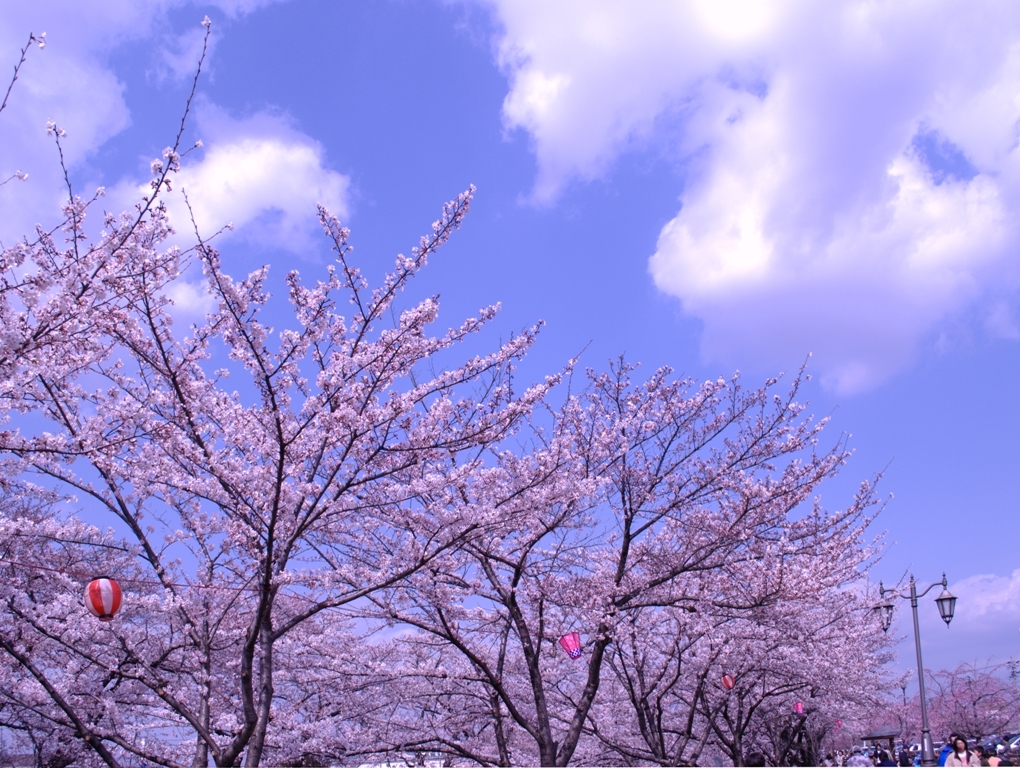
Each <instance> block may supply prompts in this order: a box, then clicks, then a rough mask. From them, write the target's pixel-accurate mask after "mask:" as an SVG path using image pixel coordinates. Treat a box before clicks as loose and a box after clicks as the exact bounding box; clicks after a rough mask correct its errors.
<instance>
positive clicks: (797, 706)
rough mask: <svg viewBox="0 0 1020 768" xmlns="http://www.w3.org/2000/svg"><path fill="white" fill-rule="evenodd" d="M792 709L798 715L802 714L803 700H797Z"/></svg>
mask: <svg viewBox="0 0 1020 768" xmlns="http://www.w3.org/2000/svg"><path fill="white" fill-rule="evenodd" d="M793 711H794V712H796V713H797V714H798V715H803V714H804V702H802V701H798V702H797V703H796V704H794V705H793Z"/></svg>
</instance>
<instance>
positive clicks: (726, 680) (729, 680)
mask: <svg viewBox="0 0 1020 768" xmlns="http://www.w3.org/2000/svg"><path fill="white" fill-rule="evenodd" d="M736 684H737V681H736V680H734V679H733V675H723V676H722V687H723V688H725V689H726V690H727V691H732V690H733V686H734V685H736Z"/></svg>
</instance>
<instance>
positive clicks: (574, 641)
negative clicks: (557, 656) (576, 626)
mask: <svg viewBox="0 0 1020 768" xmlns="http://www.w3.org/2000/svg"><path fill="white" fill-rule="evenodd" d="M560 645H562V646H563V650H565V651H566V652H567V655H568V656H569V657H570V658H572V659H579V658H581V636H580V635H579V634H578V633H577V632H569V633H567V634H565V635H564V636H563V637H561V638H560Z"/></svg>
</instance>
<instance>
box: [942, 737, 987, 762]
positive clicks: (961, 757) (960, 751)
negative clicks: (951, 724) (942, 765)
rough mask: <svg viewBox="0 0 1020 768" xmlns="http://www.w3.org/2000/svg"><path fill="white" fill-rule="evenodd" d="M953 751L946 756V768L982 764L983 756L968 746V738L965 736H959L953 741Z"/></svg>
mask: <svg viewBox="0 0 1020 768" xmlns="http://www.w3.org/2000/svg"><path fill="white" fill-rule="evenodd" d="M952 747H953V751H952V752H950V753H949V757H947V758H946V768H955V766H959V765H972V766H977V765H981V758H980V757H978V756H977V755H976V754H974V753H973V752H971V751H970V750H969V749H968V748H967V740H966V739H965V738H963V736H957V737H956V738H954V739H953V742H952Z"/></svg>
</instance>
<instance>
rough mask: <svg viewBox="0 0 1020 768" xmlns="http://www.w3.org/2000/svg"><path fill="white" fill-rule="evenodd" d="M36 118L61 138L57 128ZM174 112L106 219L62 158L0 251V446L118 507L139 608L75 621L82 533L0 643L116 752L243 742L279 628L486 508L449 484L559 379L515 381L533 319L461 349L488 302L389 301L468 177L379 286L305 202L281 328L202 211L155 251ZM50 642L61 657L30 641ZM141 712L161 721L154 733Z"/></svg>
mask: <svg viewBox="0 0 1020 768" xmlns="http://www.w3.org/2000/svg"><path fill="white" fill-rule="evenodd" d="M207 27H208V24H207ZM196 80H197V76H196ZM193 94H194V90H193V91H192V95H193ZM189 104H190V100H189ZM50 131H51V134H52V135H53V136H54V138H55V140H56V142H57V146H58V148H59V147H60V142H61V141H63V140H65V138H64V135H63V132H62V131H61V130H60V129H59V128H57V127H56V126H52V125H51V127H50ZM183 131H184V127H183V123H182V127H181V131H180V132H179V134H178V137H177V141H176V142H175V144H174V145H173V146H172V147H170V148H169V149H168V150H166V151H165V152H164V157H163V160H157V161H154V162H153V165H152V170H153V174H154V176H153V179H152V184H151V190H152V191H151V194H150V195H148V196H147V197H146V198H145V199H143V200H142V201H141V202H140V203H139V204H138V206H137V208H136V210H135V211H134V212H133V213H131V214H130V215H124V216H121V217H115V216H110V215H107V216H106V217H105V220H104V227H105V228H104V229H103V231H102V232H101V233H99V235H98V239H97V240H96V242H94V243H92V244H90V242H89V234H88V230H87V228H86V217H87V215H88V212H89V210H90V208H91V207H92V206H93V204H94V202H95V199H92V200H88V201H84V200H82V199H81V198H79V197H78V196H77V195H75V193H74V191H73V189H72V188H71V185H70V181H68V195H69V201H68V203H67V205H66V206H65V208H64V219H63V222H62V223H61V225H60V226H59V227H57V229H56V230H54V231H53V232H47V231H42V230H40V231H38V232H37V236H36V239H35V240H32V241H29V240H26V241H24V242H21V243H18V244H16V245H15V246H12V247H9V248H6V249H5V250H4V251H3V254H2V257H0V263H2V273H0V274H2V278H0V280H2V285H0V288H2V291H0V299H2V304H0V322H2V325H3V329H4V334H3V348H2V350H0V366H2V367H3V373H4V376H3V380H4V384H3V403H4V408H5V417H6V419H7V425H8V428H7V429H6V430H5V431H4V432H3V433H2V434H0V456H2V458H3V460H4V461H5V462H6V464H5V469H6V470H7V473H8V476H10V477H15V478H23V480H22V481H21V486H22V487H29V486H30V485H31V484H33V483H34V484H35V485H36V486H38V487H42V488H49V489H52V491H53V492H54V493H58V494H64V495H65V496H68V497H70V496H76V497H78V498H80V499H82V500H83V502H84V503H86V504H87V505H88V507H87V509H88V513H89V515H90V516H92V517H93V519H100V520H104V521H106V522H107V524H109V525H110V526H113V527H114V529H115V530H116V531H117V535H118V536H120V537H121V538H122V541H123V543H122V544H121V545H120V546H121V547H122V549H123V550H124V551H125V552H127V553H129V554H130V558H129V559H131V565H130V567H129V566H128V564H127V563H124V562H118V563H117V564H116V567H114V566H113V565H111V566H110V567H109V568H104V571H106V572H109V573H111V575H114V574H116V575H118V576H120V577H121V578H122V579H124V581H125V584H124V585H125V587H127V588H129V590H130V596H129V598H128V600H127V603H128V605H130V606H132V608H130V609H128V608H126V609H125V611H124V613H123V615H122V616H121V617H120V618H119V619H118V620H117V621H115V622H113V623H112V624H109V625H97V623H96V622H95V621H93V620H92V619H91V618H87V617H86V616H85V614H84V610H83V608H82V606H81V604H80V590H81V587H82V584H83V582H86V581H88V579H89V578H90V577H91V575H94V574H95V573H96V566H95V565H92V563H93V560H94V558H93V559H92V560H90V559H89V558H87V557H84V556H82V558H81V560H80V564H79V565H74V566H72V565H70V564H69V565H66V566H61V568H60V570H59V571H58V572H52V571H47V572H41V571H40V572H39V573H38V574H36V575H35V576H32V578H35V579H37V580H38V579H44V580H46V583H47V584H48V587H47V589H48V590H49V593H47V599H45V600H42V599H41V598H40V597H38V596H39V595H42V594H43V592H41V591H37V590H35V589H33V590H28V591H25V590H20V591H19V590H17V589H12V591H11V592H9V593H8V595H7V602H8V608H9V609H10V615H9V616H8V619H9V620H10V622H11V624H10V626H9V627H7V628H5V630H4V634H3V642H2V644H0V647H2V648H3V650H4V651H5V652H6V654H7V656H8V658H9V660H10V659H13V660H14V661H15V662H17V664H18V665H19V666H20V668H21V669H22V671H23V673H24V675H25V679H26V680H27V681H29V683H30V684H29V687H30V688H32V689H33V695H35V696H36V697H37V698H38V699H39V701H43V700H47V701H48V704H47V705H46V707H48V709H47V711H46V715H45V716H46V717H47V718H48V719H49V720H50V722H52V723H54V724H57V725H60V726H62V727H63V728H64V729H65V732H64V733H62V735H61V738H76V739H80V740H81V741H82V742H84V743H85V744H87V745H88V746H89V747H90V748H91V749H92V750H94V751H95V753H96V754H97V755H98V756H99V757H100V758H101V759H102V760H103V761H105V762H106V763H108V764H110V765H114V764H117V763H118V762H119V760H120V759H121V758H119V757H118V755H121V756H123V755H125V754H133V755H136V756H138V757H141V758H143V759H146V760H150V761H153V762H157V763H161V764H168V765H170V764H187V763H190V764H193V765H196V766H197V765H205V764H207V762H208V760H209V759H210V758H211V759H212V760H214V761H215V762H216V764H218V765H233V764H234V763H235V762H236V761H237V760H238V759H239V758H240V756H241V755H242V754H244V755H245V761H246V764H248V765H258V764H259V762H260V760H261V759H262V755H263V752H264V750H265V748H266V744H267V736H268V733H269V729H270V723H271V721H272V720H273V718H274V715H275V716H276V717H277V718H279V719H280V720H285V719H286V718H285V715H284V713H282V712H277V711H275V710H274V705H273V702H274V700H275V691H276V684H277V683H276V672H277V669H278V668H279V667H280V664H281V660H280V659H279V658H278V653H277V646H278V644H280V643H281V642H282V641H284V640H285V639H286V638H288V636H290V635H291V633H293V632H295V631H296V630H297V629H298V628H299V627H302V625H303V624H305V623H306V622H310V621H314V620H316V619H317V617H319V615H320V614H321V613H322V612H324V611H329V610H332V609H337V608H339V607H341V606H344V605H350V604H352V603H356V602H357V601H359V600H362V599H364V598H365V597H366V596H368V595H370V594H372V593H373V591H375V590H378V589H381V588H384V587H388V586H390V585H393V584H394V583H398V582H400V581H401V580H402V579H406V578H407V577H408V576H409V575H411V574H413V573H414V572H415V571H416V570H418V569H420V568H422V567H424V566H426V565H428V564H429V563H430V562H431V561H432V560H433V559H435V558H436V557H437V556H439V555H440V554H442V553H444V552H446V551H448V550H449V549H450V548H451V547H454V546H456V545H458V544H459V543H460V542H462V541H464V540H465V539H466V538H468V537H470V536H472V535H475V533H477V532H479V531H484V530H486V529H487V528H488V527H489V526H491V524H492V523H493V522H494V521H493V520H491V519H488V518H487V517H486V512H485V511H484V510H480V509H478V508H476V507H467V506H465V505H463V504H460V503H459V502H458V498H459V497H460V496H461V495H462V494H463V493H465V486H467V485H469V484H470V483H471V482H472V478H473V476H474V474H475V473H476V472H477V471H478V466H479V460H478V458H477V456H478V454H479V452H480V451H482V450H483V449H484V448H485V447H486V446H487V445H490V444H493V443H496V442H498V441H500V440H501V439H503V438H505V436H506V435H508V434H510V433H512V431H513V430H514V429H516V427H517V425H518V424H519V423H520V422H521V421H522V420H523V419H524V418H526V417H527V415H528V413H529V412H530V410H531V409H532V408H533V407H534V406H535V404H536V403H538V402H540V400H541V398H542V397H543V396H544V395H545V393H546V391H547V390H548V388H549V387H550V386H552V385H553V383H554V380H552V379H551V380H549V381H546V382H545V383H543V384H540V385H538V386H535V387H532V388H529V389H527V390H525V391H524V392H517V391H515V389H514V386H513V382H512V378H511V376H510V372H511V370H512V368H513V365H514V361H516V360H517V359H519V358H520V357H521V356H522V355H523V354H524V353H525V351H526V350H527V349H528V347H529V346H530V344H531V343H532V341H533V339H534V335H535V332H536V329H535V328H532V329H528V330H526V331H525V332H524V333H522V334H520V335H518V336H515V337H513V338H511V339H510V340H509V341H508V342H506V343H505V344H503V345H501V346H500V347H499V348H498V349H497V350H496V351H494V352H492V353H490V354H487V355H482V356H477V357H473V358H471V359H469V360H467V361H466V362H462V363H456V362H454V361H453V360H452V354H453V351H452V348H453V347H454V346H456V345H457V344H458V343H460V342H462V341H463V340H464V339H465V338H466V337H468V336H469V335H471V334H473V333H475V332H477V331H479V330H480V329H481V328H482V327H483V326H484V325H485V324H486V323H487V322H488V321H489V320H490V319H491V318H492V317H493V316H494V315H495V313H496V311H497V307H488V308H485V309H483V310H482V311H481V312H480V314H479V316H478V317H477V318H472V319H469V320H467V321H465V322H464V323H463V324H462V325H461V326H459V327H456V328H453V329H451V330H449V331H447V332H445V333H441V334H439V335H438V336H434V335H430V332H429V329H430V326H431V325H432V324H433V323H434V322H435V320H436V318H437V313H438V301H437V300H436V299H435V298H426V299H424V300H422V301H419V302H417V303H412V304H411V305H410V306H407V307H406V308H404V309H402V310H401V309H400V307H399V306H398V305H397V304H396V303H395V302H397V301H398V298H399V296H400V294H401V292H402V291H403V290H404V289H405V287H406V286H407V285H408V283H409V282H410V281H411V280H412V279H413V277H414V276H415V275H416V274H417V273H418V272H419V271H420V270H421V269H422V268H423V267H424V266H425V265H426V263H427V261H428V259H429V258H430V257H431V256H432V255H433V254H434V253H435V251H436V250H437V249H438V248H439V247H440V246H441V245H442V244H443V243H445V242H446V240H447V239H448V238H449V236H450V235H451V233H452V232H453V231H454V230H455V229H456V228H457V227H459V226H460V224H461V222H462V220H463V218H464V216H465V215H466V213H467V211H468V208H469V205H470V201H471V192H470V191H469V192H466V193H464V194H462V195H460V196H459V197H458V198H457V199H456V200H454V201H453V202H451V203H450V204H448V205H447V206H446V207H445V208H444V210H443V214H442V217H441V218H440V219H439V220H438V221H437V222H436V223H435V224H434V225H433V227H432V233H431V234H430V235H429V236H427V237H424V238H422V240H421V242H420V244H419V246H418V247H417V248H415V249H414V250H413V252H412V254H411V256H409V257H405V256H403V255H401V256H398V258H397V260H396V265H395V267H394V269H393V271H391V272H390V273H389V274H388V275H386V276H385V278H384V279H383V281H382V283H381V284H380V285H379V286H378V287H376V288H375V289H374V290H373V289H370V288H369V287H368V285H367V282H366V280H365V278H363V277H362V275H361V273H360V272H359V271H358V269H357V267H356V266H355V265H354V263H353V262H352V260H351V248H350V246H349V244H348V237H349V233H348V231H347V230H346V229H345V228H343V227H342V226H341V225H340V223H339V222H338V221H337V220H336V219H335V218H334V217H332V216H331V215H330V214H329V213H328V212H327V211H325V210H324V209H320V211H319V217H320V220H321V223H322V226H323V229H324V231H325V234H326V237H327V238H328V240H329V242H330V243H331V245H332V247H333V250H334V252H335V256H336V263H335V265H334V266H333V267H330V268H329V269H328V270H327V271H326V274H325V276H324V279H322V280H320V281H316V282H312V283H305V282H303V281H302V280H301V278H300V277H299V276H298V274H297V272H292V273H290V274H289V275H288V276H287V278H286V287H287V292H288V299H289V304H290V311H291V313H292V321H291V327H288V328H286V329H285V330H283V331H281V332H279V333H276V332H274V330H273V329H272V328H271V327H269V326H268V325H267V324H266V323H265V322H264V321H263V319H262V316H263V313H264V310H265V309H266V308H267V306H268V304H269V299H270V296H269V293H268V291H267V289H266V287H265V286H266V280H267V273H268V270H267V269H266V268H263V269H260V270H257V271H255V272H254V273H252V274H250V275H248V276H247V277H246V278H244V279H243V280H234V279H233V278H231V277H230V276H229V275H228V274H227V272H226V271H225V269H224V267H223V265H222V262H221V259H220V256H219V253H218V252H217V250H216V249H215V248H214V247H213V246H212V245H211V243H210V241H208V240H206V239H204V238H203V237H202V235H201V234H200V233H198V232H197V231H196V233H195V235H196V241H197V244H196V246H195V247H194V248H193V249H192V250H191V251H189V252H187V253H182V252H180V251H179V250H178V249H177V248H173V247H171V248H168V249H163V248H162V244H163V243H164V242H165V240H166V238H167V237H168V235H169V234H170V233H171V229H170V225H169V222H168V220H167V217H166V213H165V210H164V209H163V207H162V205H161V204H160V203H159V202H158V196H159V194H160V193H161V191H163V190H165V189H168V188H169V186H170V182H171V178H172V176H173V174H174V173H176V171H177V170H178V169H179V168H180V164H181V158H182V154H183V153H181V152H179V146H180V144H181V137H182V135H183ZM65 175H66V174H65ZM67 178H68V179H69V176H67ZM58 233H59V236H62V238H63V243H62V244H61V243H59V242H58V237H59V236H58ZM192 262H194V263H196V264H197V265H199V266H201V269H202V272H203V274H204V276H205V280H206V285H207V289H208V291H209V293H210V294H211V296H212V297H213V298H214V300H215V302H216V309H215V310H214V311H213V312H211V313H210V314H209V315H208V316H207V317H206V318H205V320H204V321H203V322H201V323H199V324H197V325H195V326H192V328H191V329H190V330H187V331H185V332H184V333H182V332H180V331H178V330H177V329H176V328H175V327H174V324H173V318H172V315H171V314H170V309H171V305H172V302H171V300H170V299H169V298H168V296H167V294H166V290H165V289H166V288H167V286H168V285H169V284H170V283H171V282H172V281H173V280H175V279H178V278H179V277H180V276H181V274H182V273H183V271H184V270H185V269H186V268H187V267H188V265H189V264H190V263H192ZM340 296H342V297H343V299H344V300H345V301H343V302H340V301H338V297H340ZM345 305H346V306H348V307H349V308H350V309H349V310H341V309H340V307H342V306H345ZM391 318H392V319H391ZM432 369H438V370H439V371H440V372H439V373H433V372H431V370H432ZM19 541H20V540H19ZM42 541H43V542H44V543H46V546H47V547H50V546H51V545H52V543H53V542H52V541H51V540H48V539H45V538H44V539H42ZM47 542H48V543H47ZM82 546H88V545H86V544H83V545H82ZM53 558H54V554H53V552H51V551H50V550H47V551H46V552H45V553H42V552H38V551H36V552H34V553H33V552H32V551H31V550H28V549H23V548H21V549H18V550H17V551H14V552H12V553H10V557H9V560H10V561H13V562H17V563H19V565H18V566H16V568H19V569H21V571H23V570H25V569H28V570H29V571H30V570H31V569H32V567H33V565H34V564H35V563H40V562H49V561H50V560H51V559H53ZM57 561H58V562H59V558H58V559H57ZM86 564H89V566H91V567H89V566H87V565H86ZM21 571H19V573H20V572H21ZM25 578H28V576H26V577H25ZM15 583H17V582H15ZM58 597H59V599H57V598H58ZM44 647H45V648H47V649H48V650H46V651H45V653H47V654H50V656H49V657H48V658H50V659H51V661H50V662H48V663H46V664H42V663H37V662H36V659H37V658H38V657H41V655H42V654H44V651H43V650H42V649H43V648H44ZM83 676H85V677H88V678H89V681H86V680H85V677H83ZM38 688H41V689H42V691H43V693H44V694H45V696H43V694H40V693H39V691H38V690H37V689H38ZM70 692H74V695H71V694H70ZM86 692H87V693H86ZM40 697H42V698H40ZM82 697H84V699H83V698H82ZM86 700H87V704H86ZM33 706H34V707H35V708H36V709H37V710H38V709H39V708H40V707H42V706H43V705H42V704H39V703H38V702H36V703H35V704H33ZM282 724H283V723H281V725H282ZM144 729H149V730H152V729H155V730H156V731H157V732H158V731H160V730H162V731H164V732H167V733H172V734H173V738H170V739H163V740H153V739H149V740H147V741H146V740H143V739H142V737H141V736H140V734H141V733H142V731H143V730H144ZM189 742H190V747H189V746H188V743H189Z"/></svg>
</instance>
